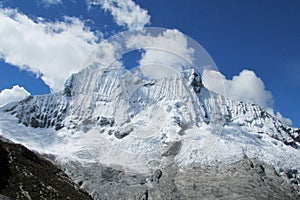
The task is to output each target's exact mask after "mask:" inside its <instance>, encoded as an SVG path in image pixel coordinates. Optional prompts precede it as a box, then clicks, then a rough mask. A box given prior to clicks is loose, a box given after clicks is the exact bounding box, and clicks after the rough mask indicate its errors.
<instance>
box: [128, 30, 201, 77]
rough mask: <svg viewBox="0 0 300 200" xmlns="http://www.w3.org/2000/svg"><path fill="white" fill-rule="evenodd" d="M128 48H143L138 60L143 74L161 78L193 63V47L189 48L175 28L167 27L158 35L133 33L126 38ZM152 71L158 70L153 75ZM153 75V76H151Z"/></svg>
mask: <svg viewBox="0 0 300 200" xmlns="http://www.w3.org/2000/svg"><path fill="white" fill-rule="evenodd" d="M126 46H127V47H128V48H129V49H143V50H144V53H143V54H142V58H141V60H140V61H139V64H140V67H141V70H142V71H143V74H144V75H151V76H152V78H155V77H156V78H162V76H165V75H166V74H168V75H167V76H169V75H170V73H172V71H173V72H174V73H176V72H177V71H181V70H182V69H183V68H184V67H187V66H188V65H190V63H193V60H194V52H195V49H193V48H190V47H189V45H188V41H187V38H186V37H185V35H184V34H182V33H181V32H179V31H178V30H175V29H167V30H165V31H164V32H162V33H161V34H158V35H149V34H144V33H142V34H135V35H131V36H130V37H128V38H127V41H126ZM154 71H156V72H158V73H156V74H157V76H156V75H155V73H154ZM153 76H155V77H153Z"/></svg>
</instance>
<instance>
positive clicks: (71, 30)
mask: <svg viewBox="0 0 300 200" xmlns="http://www.w3.org/2000/svg"><path fill="white" fill-rule="evenodd" d="M0 24H1V26H0V58H2V59H3V60H4V61H5V62H7V63H9V64H11V65H15V66H18V67H19V68H21V69H26V70H29V71H32V72H34V73H35V74H37V75H40V76H41V78H42V80H43V81H44V82H45V83H46V84H47V85H49V86H50V88H51V89H52V90H54V91H58V90H60V89H62V88H63V84H64V82H65V80H66V79H67V78H68V77H69V76H70V75H71V74H72V73H74V72H77V71H79V69H80V67H81V64H82V62H83V61H84V60H85V58H86V57H87V56H88V55H89V54H90V52H91V51H92V50H93V49H95V48H96V46H97V41H98V39H99V36H97V34H95V33H94V32H92V31H90V30H89V29H88V28H87V27H86V26H85V25H84V23H83V22H82V21H80V20H79V19H78V18H70V17H65V20H64V21H57V22H48V21H45V20H44V19H42V18H38V19H35V20H33V19H30V18H29V17H27V16H26V15H24V14H22V13H20V12H18V11H17V10H13V9H2V8H0Z"/></svg>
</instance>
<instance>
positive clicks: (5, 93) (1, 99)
mask: <svg viewBox="0 0 300 200" xmlns="http://www.w3.org/2000/svg"><path fill="white" fill-rule="evenodd" d="M29 95H30V93H29V92H27V91H26V90H25V89H24V88H23V87H20V86H18V85H15V86H13V87H12V88H11V89H4V90H2V91H1V92H0V106H4V105H5V104H8V103H11V102H14V101H20V100H22V99H24V98H26V97H28V96H29Z"/></svg>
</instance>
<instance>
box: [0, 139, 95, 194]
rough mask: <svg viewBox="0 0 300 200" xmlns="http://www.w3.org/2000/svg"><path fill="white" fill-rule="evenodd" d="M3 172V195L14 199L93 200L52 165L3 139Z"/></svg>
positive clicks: (0, 158)
mask: <svg viewBox="0 0 300 200" xmlns="http://www.w3.org/2000/svg"><path fill="white" fill-rule="evenodd" d="M0 169H1V170H0V174H1V175H0V178H1V181H0V194H2V195H4V196H6V197H9V198H11V199H91V197H90V196H89V195H88V194H87V193H86V192H84V191H82V190H81V189H79V187H78V186H77V185H75V184H74V183H73V182H72V181H71V179H70V178H69V177H68V176H67V175H65V173H64V172H63V171H62V170H60V169H59V168H57V167H56V166H55V165H53V164H52V163H51V162H49V161H47V160H45V159H44V158H42V157H40V156H38V155H36V154H35V153H33V152H32V151H30V150H28V149H27V148H26V147H24V146H22V145H20V144H13V143H11V142H8V141H4V140H3V138H1V140H0ZM2 198H4V197H1V196H0V199H2Z"/></svg>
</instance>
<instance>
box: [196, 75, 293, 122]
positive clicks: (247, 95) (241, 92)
mask: <svg viewBox="0 0 300 200" xmlns="http://www.w3.org/2000/svg"><path fill="white" fill-rule="evenodd" d="M202 76H203V81H204V84H205V86H206V87H207V88H208V89H209V90H211V91H214V92H216V93H219V94H221V95H223V96H225V97H226V98H228V99H234V100H242V101H245V102H247V103H255V104H258V105H260V106H261V107H262V108H264V109H265V110H266V111H268V112H269V113H270V114H272V115H273V116H275V117H277V118H278V119H279V120H280V121H282V122H283V123H286V124H287V125H291V124H292V121H291V120H290V119H288V118H284V117H283V116H282V115H281V114H280V113H279V112H277V113H275V112H274V110H273V103H274V100H273V96H272V93H271V92H270V91H268V90H266V88H265V84H264V83H263V81H262V80H261V79H260V78H259V77H257V76H256V74H255V73H254V72H253V71H250V70H243V71H242V72H240V74H239V75H237V76H234V77H233V78H232V79H231V80H230V79H226V77H225V76H224V75H223V74H221V73H220V72H218V71H214V70H204V71H203V75H202ZM220 83H221V84H220Z"/></svg>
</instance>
